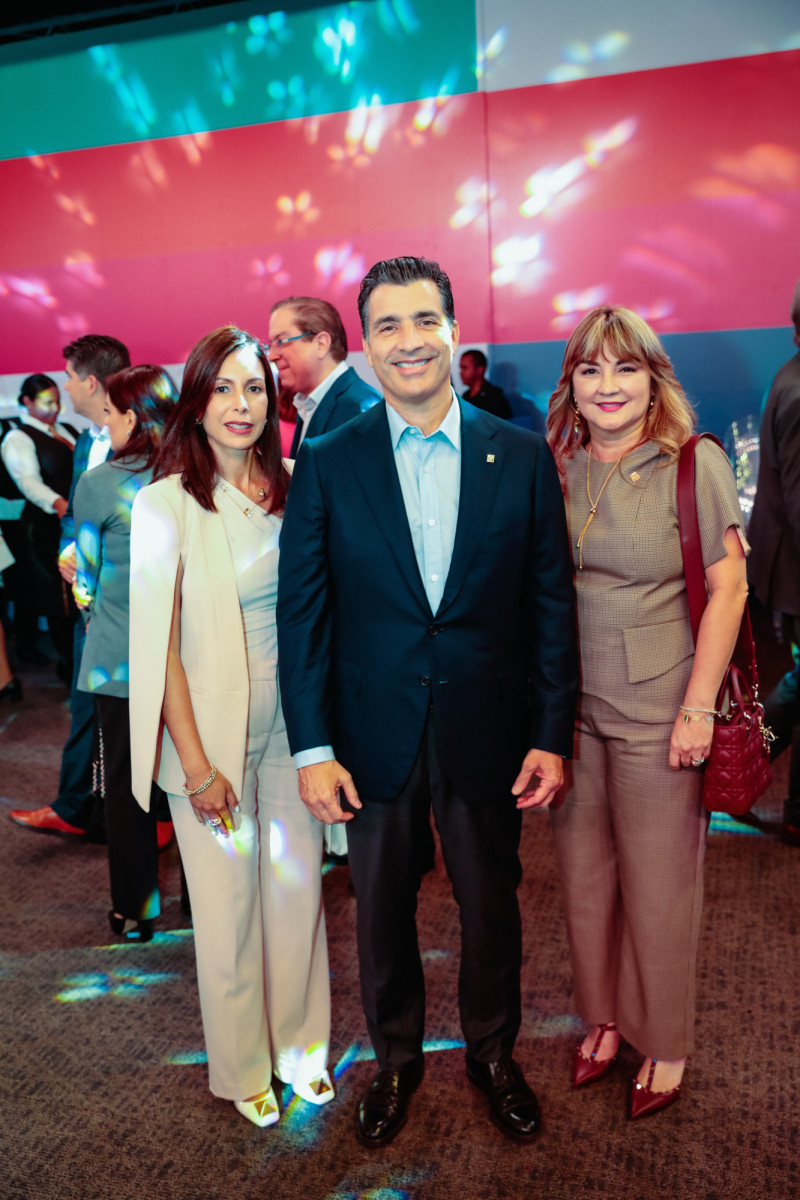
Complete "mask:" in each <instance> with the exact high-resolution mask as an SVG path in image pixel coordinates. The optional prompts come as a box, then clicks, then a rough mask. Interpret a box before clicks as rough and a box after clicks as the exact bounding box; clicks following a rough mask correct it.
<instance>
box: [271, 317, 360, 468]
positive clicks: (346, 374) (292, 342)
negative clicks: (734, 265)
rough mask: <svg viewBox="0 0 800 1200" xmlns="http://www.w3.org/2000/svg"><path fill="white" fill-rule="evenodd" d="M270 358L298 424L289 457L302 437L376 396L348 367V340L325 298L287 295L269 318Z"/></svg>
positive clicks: (326, 429) (336, 421)
mask: <svg viewBox="0 0 800 1200" xmlns="http://www.w3.org/2000/svg"><path fill="white" fill-rule="evenodd" d="M268 346H269V358H270V362H272V363H274V364H275V366H276V368H277V370H278V378H279V380H280V384H281V387H282V388H286V389H287V390H288V391H290V392H293V393H294V406H295V408H296V409H297V425H296V427H295V431H294V438H293V439H292V448H291V451H290V457H291V458H296V457H297V452H298V450H299V449H300V446H301V444H302V443H303V441H304V440H305V438H307V437H318V436H319V435H320V434H321V433H327V432H329V431H330V430H331V429H338V427H339V426H340V425H344V423H345V421H350V420H352V418H353V417H357V416H358V415H359V414H360V413H361V412H363V411H364V409H365V408H369V407H371V405H373V404H375V403H377V401H378V400H380V396H379V395H378V393H377V392H376V391H375V389H374V388H371V387H370V386H369V384H368V383H365V382H364V380H363V379H361V377H360V376H359V375H357V374H356V372H355V371H354V370H353V368H352V367H348V365H347V361H346V360H347V338H346V335H345V332H344V325H343V324H342V318H341V317H340V316H339V313H338V312H337V311H336V309H335V308H334V307H333V305H332V304H329V303H328V301H327V300H319V299H317V298H316V297H314V296H289V297H287V299H286V300H279V301H278V303H277V304H274V305H273V306H272V311H271V312H270V315H269V341H268Z"/></svg>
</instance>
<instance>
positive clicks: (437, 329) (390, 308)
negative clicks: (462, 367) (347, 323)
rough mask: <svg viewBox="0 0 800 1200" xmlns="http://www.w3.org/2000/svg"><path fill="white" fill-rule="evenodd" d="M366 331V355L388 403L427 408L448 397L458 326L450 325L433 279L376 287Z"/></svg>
mask: <svg viewBox="0 0 800 1200" xmlns="http://www.w3.org/2000/svg"><path fill="white" fill-rule="evenodd" d="M367 329H368V331H369V336H368V338H365V339H364V342H363V344H364V353H365V354H366V356H367V362H368V363H369V365H370V366H371V367H372V369H373V371H374V372H375V374H376V375H377V376H378V380H379V381H380V384H381V387H382V388H383V394H384V396H385V397H386V399H387V400H388V401H389V403H390V404H392V405H394V406H395V407H398V408H403V407H404V406H407V405H423V404H427V403H428V402H429V401H432V400H435V399H439V398H443V397H445V396H447V395H449V394H450V368H451V365H452V362H453V355H454V353H455V349H456V346H457V345H458V322H457V321H454V322H453V324H452V326H451V325H450V322H449V321H448V319H447V317H446V316H445V314H444V309H443V308H442V300H441V296H440V295H439V289H438V287H437V286H436V284H435V283H434V282H433V281H432V280H430V279H420V280H416V281H415V282H414V283H409V284H405V285H402V284H390V283H382V284H380V285H379V286H378V287H376V288H375V290H374V292H373V293H372V295H371V296H370V298H369V310H368V323H367Z"/></svg>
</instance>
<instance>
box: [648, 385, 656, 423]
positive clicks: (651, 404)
mask: <svg viewBox="0 0 800 1200" xmlns="http://www.w3.org/2000/svg"><path fill="white" fill-rule="evenodd" d="M655 402H656V394H655V392H653V394H652V395H651V397H650V406H649V408H648V409H647V420H648V421H649V420H650V418H651V416H652V415H653V407H654V405H655Z"/></svg>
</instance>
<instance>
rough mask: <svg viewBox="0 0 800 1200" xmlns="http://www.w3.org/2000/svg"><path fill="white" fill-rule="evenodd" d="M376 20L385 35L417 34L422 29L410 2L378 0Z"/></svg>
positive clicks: (404, 0)
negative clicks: (384, 31)
mask: <svg viewBox="0 0 800 1200" xmlns="http://www.w3.org/2000/svg"><path fill="white" fill-rule="evenodd" d="M378 20H379V21H380V23H381V25H382V26H383V28H384V29H385V30H386V32H387V33H393V34H409V33H417V32H418V31H419V30H420V29H421V28H422V26H421V24H420V21H419V18H418V17H417V15H416V13H415V12H414V8H413V5H412V4H411V0H378Z"/></svg>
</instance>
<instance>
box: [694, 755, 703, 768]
mask: <svg viewBox="0 0 800 1200" xmlns="http://www.w3.org/2000/svg"><path fill="white" fill-rule="evenodd" d="M705 761H706V760H705V759H704V758H703V757H702V756H701V757H700V758H693V759H692V766H693V767H702V765H703V763H704V762H705Z"/></svg>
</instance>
